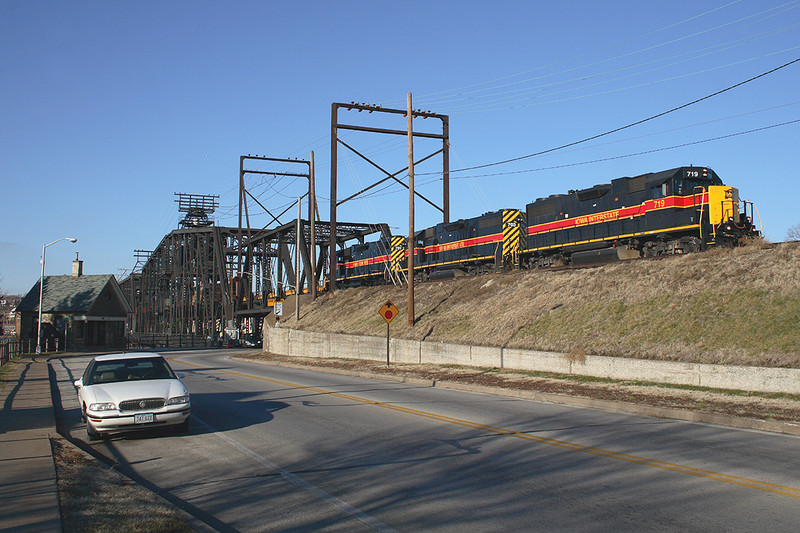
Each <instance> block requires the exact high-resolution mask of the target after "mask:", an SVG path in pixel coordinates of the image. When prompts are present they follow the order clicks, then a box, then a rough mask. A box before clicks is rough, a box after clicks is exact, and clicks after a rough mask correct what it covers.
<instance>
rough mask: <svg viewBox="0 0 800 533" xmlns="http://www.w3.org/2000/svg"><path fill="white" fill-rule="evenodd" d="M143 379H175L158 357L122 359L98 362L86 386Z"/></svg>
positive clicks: (166, 365) (162, 360) (170, 370)
mask: <svg viewBox="0 0 800 533" xmlns="http://www.w3.org/2000/svg"><path fill="white" fill-rule="evenodd" d="M145 379H177V378H176V377H175V373H174V372H173V371H172V369H171V368H170V367H169V365H168V364H167V362H166V361H164V359H162V358H160V357H154V358H152V359H122V360H119V361H98V362H97V364H96V365H95V367H94V370H92V374H91V376H89V383H88V385H95V384H101V383H116V382H119V381H139V380H145Z"/></svg>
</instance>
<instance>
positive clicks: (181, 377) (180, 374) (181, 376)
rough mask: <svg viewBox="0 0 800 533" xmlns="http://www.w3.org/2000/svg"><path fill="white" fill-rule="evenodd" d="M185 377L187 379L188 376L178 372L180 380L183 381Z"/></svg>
mask: <svg viewBox="0 0 800 533" xmlns="http://www.w3.org/2000/svg"><path fill="white" fill-rule="evenodd" d="M185 377H186V374H184V373H183V372H178V379H183V378H185Z"/></svg>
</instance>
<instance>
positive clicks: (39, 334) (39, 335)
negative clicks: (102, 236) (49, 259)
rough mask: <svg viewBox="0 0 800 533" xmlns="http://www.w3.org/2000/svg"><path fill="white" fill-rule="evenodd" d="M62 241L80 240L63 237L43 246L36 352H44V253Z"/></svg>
mask: <svg viewBox="0 0 800 533" xmlns="http://www.w3.org/2000/svg"><path fill="white" fill-rule="evenodd" d="M61 241H69V242H78V239H76V238H75V237H61V238H60V239H58V240H55V241H53V242H51V243H50V244H45V245H44V246H42V273H41V275H40V276H39V323H38V324H36V353H37V354H40V353H42V297H43V295H44V254H45V252H46V251H47V247H48V246H52V245H53V244H55V243H57V242H61Z"/></svg>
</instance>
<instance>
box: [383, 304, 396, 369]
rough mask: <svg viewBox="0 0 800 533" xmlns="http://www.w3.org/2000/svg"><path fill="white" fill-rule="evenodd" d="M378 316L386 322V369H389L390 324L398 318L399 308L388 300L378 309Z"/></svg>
mask: <svg viewBox="0 0 800 533" xmlns="http://www.w3.org/2000/svg"><path fill="white" fill-rule="evenodd" d="M378 314H379V315H381V316H382V317H383V319H384V320H385V321H386V368H389V323H390V322H391V321H392V320H394V317H396V316H397V307H395V306H394V304H393V303H392V301H391V300H386V303H385V304H383V305H382V306H381V308H380V309H378Z"/></svg>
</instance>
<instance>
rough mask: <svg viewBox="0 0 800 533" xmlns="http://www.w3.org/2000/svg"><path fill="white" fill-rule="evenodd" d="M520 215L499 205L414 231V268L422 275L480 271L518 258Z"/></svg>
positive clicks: (511, 263)
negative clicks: (500, 207) (480, 212)
mask: <svg viewBox="0 0 800 533" xmlns="http://www.w3.org/2000/svg"><path fill="white" fill-rule="evenodd" d="M522 228H523V216H522V213H521V212H520V211H519V210H518V209H501V210H499V211H492V212H489V213H484V214H483V215H481V216H479V217H475V218H467V219H460V220H457V221H455V222H448V223H441V224H437V225H436V226H433V227H430V228H427V229H424V230H422V231H420V232H418V233H417V234H416V237H415V252H416V257H415V260H414V272H415V274H416V275H417V276H419V277H421V278H422V279H429V278H431V277H433V278H436V277H447V276H453V275H458V274H469V275H474V274H483V273H487V272H496V271H499V270H502V269H504V268H509V267H511V266H513V265H515V264H517V262H518V258H519V251H520V249H521V246H522Z"/></svg>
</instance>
